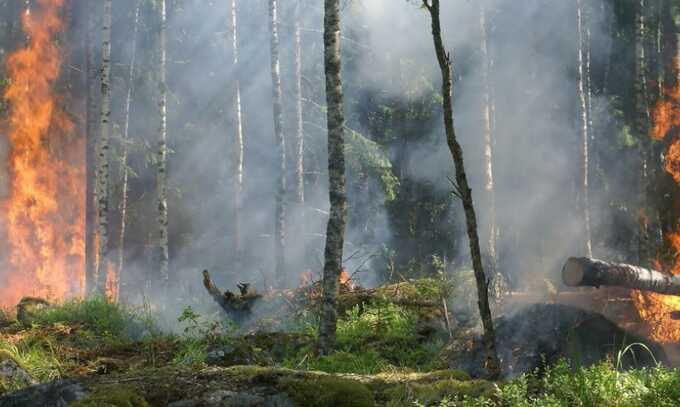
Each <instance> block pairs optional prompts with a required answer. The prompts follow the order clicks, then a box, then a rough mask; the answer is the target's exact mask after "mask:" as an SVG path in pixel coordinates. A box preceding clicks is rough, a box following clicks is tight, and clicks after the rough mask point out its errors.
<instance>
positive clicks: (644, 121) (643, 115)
mask: <svg viewBox="0 0 680 407" xmlns="http://www.w3.org/2000/svg"><path fill="white" fill-rule="evenodd" d="M645 4H646V2H645V0H638V1H637V2H636V8H637V10H636V17H635V86H634V88H635V89H634V91H635V92H634V94H635V114H636V120H635V132H636V134H637V137H639V146H640V173H639V184H640V185H639V192H638V213H639V215H638V261H639V263H640V264H641V265H644V266H647V265H649V262H650V260H651V257H652V253H651V250H652V248H651V247H650V231H649V229H650V228H649V225H650V216H649V208H648V206H649V200H648V191H649V180H650V176H649V163H650V148H651V140H650V135H649V104H648V101H649V99H648V98H647V64H646V58H645V31H646V28H645V24H646V23H645V21H646V20H645V10H646V6H645Z"/></svg>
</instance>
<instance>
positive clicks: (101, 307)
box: [35, 296, 152, 340]
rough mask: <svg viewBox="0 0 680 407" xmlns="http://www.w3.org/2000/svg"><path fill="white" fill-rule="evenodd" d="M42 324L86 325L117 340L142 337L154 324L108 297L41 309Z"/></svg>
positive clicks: (75, 301) (38, 322)
mask: <svg viewBox="0 0 680 407" xmlns="http://www.w3.org/2000/svg"><path fill="white" fill-rule="evenodd" d="M35 322H36V323H37V324H39V325H49V324H57V323H61V324H83V325H85V326H86V327H87V328H88V329H89V330H91V331H92V333H93V334H95V335H97V336H103V337H110V338H115V339H130V340H137V339H141V337H142V335H143V333H144V332H145V331H146V330H148V329H150V328H151V326H152V324H151V323H150V321H149V320H148V319H147V318H145V317H143V316H142V315H141V314H139V313H137V312H135V311H134V310H132V309H130V308H127V307H125V306H123V305H120V304H116V303H112V302H110V301H109V300H108V299H106V298H105V297H99V296H97V297H91V298H87V299H84V300H80V299H76V300H70V301H67V302H65V303H63V304H60V305H58V306H55V307H50V308H47V309H45V310H43V311H41V312H39V313H38V314H37V315H36V317H35Z"/></svg>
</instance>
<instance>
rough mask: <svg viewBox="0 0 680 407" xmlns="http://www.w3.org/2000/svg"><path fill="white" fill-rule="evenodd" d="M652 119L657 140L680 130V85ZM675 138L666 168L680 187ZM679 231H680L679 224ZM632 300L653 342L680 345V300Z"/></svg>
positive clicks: (675, 239) (677, 238)
mask: <svg viewBox="0 0 680 407" xmlns="http://www.w3.org/2000/svg"><path fill="white" fill-rule="evenodd" d="M676 69H678V71H679V72H680V57H679V58H677V59H676ZM653 119H654V127H653V129H652V134H651V136H652V137H653V138H654V139H656V140H662V139H663V138H664V137H666V136H667V135H669V134H670V133H671V131H672V130H674V129H678V128H679V127H680V82H679V83H678V84H677V85H676V86H675V88H674V89H672V90H670V91H669V92H668V94H667V95H666V98H665V99H664V100H662V101H660V102H659V103H658V104H657V106H656V107H655V109H654V112H653ZM673 137H674V138H673V140H672V142H671V145H670V146H669V147H668V151H667V152H666V163H665V169H666V171H667V172H668V173H669V174H670V175H671V176H672V177H673V179H674V180H675V182H677V183H678V184H680V137H678V136H677V135H675V136H673ZM676 228H677V229H678V230H680V222H679V223H678V226H677V227H676ZM668 240H669V242H670V243H671V245H672V246H673V248H674V249H675V251H676V253H680V233H674V234H671V235H670V236H668ZM672 273H673V274H678V275H680V259H679V260H676V262H675V264H674V265H673V269H672ZM633 301H634V302H635V306H636V308H637V309H638V312H639V313H640V317H641V318H642V319H643V320H644V321H646V322H647V324H648V325H649V329H650V334H651V336H652V338H653V339H655V340H657V341H659V342H662V343H671V342H680V321H676V320H673V319H672V318H671V312H674V311H680V297H676V296H669V295H661V294H656V293H649V292H640V291H635V292H634V293H633Z"/></svg>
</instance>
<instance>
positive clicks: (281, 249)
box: [269, 0, 286, 286]
mask: <svg viewBox="0 0 680 407" xmlns="http://www.w3.org/2000/svg"><path fill="white" fill-rule="evenodd" d="M269 18H270V20H269V28H270V34H271V38H270V39H271V44H270V52H271V75H272V102H273V110H274V141H275V146H276V147H275V148H276V155H277V158H278V161H279V163H278V164H279V168H278V174H277V180H276V181H277V182H276V203H275V213H274V216H275V221H274V241H275V242H274V259H275V268H274V273H275V280H276V281H277V283H278V285H279V286H280V285H282V284H283V281H284V279H285V272H286V270H285V241H286V231H285V227H286V141H285V138H284V135H283V95H282V92H281V67H280V62H279V28H278V1H277V0H269Z"/></svg>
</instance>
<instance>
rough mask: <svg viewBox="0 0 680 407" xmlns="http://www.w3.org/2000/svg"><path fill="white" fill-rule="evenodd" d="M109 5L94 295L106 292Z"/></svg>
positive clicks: (104, 47)
mask: <svg viewBox="0 0 680 407" xmlns="http://www.w3.org/2000/svg"><path fill="white" fill-rule="evenodd" d="M111 3H112V0H105V1H104V20H103V22H102V68H101V114H100V118H99V126H100V128H99V130H100V135H99V140H98V143H97V236H98V238H99V242H98V247H97V249H98V252H97V271H96V274H97V293H99V294H104V293H105V292H106V278H107V272H108V267H107V266H108V262H109V260H110V259H109V142H110V131H111V127H110V122H109V121H110V119H111V90H110V87H111V86H110V85H111Z"/></svg>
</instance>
